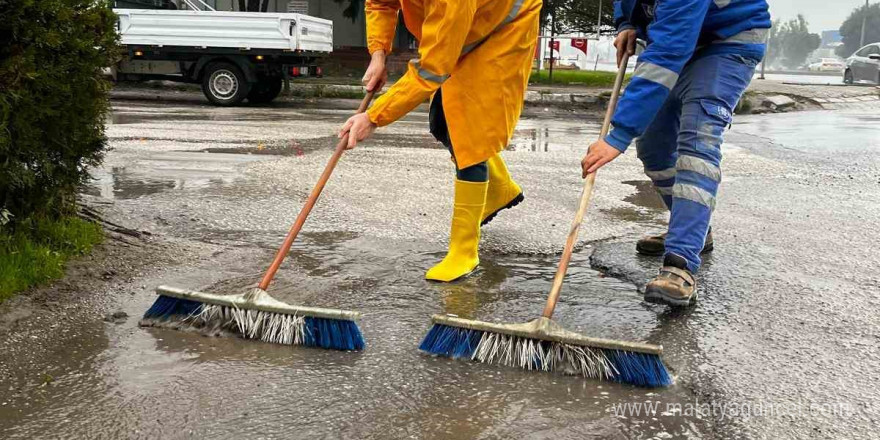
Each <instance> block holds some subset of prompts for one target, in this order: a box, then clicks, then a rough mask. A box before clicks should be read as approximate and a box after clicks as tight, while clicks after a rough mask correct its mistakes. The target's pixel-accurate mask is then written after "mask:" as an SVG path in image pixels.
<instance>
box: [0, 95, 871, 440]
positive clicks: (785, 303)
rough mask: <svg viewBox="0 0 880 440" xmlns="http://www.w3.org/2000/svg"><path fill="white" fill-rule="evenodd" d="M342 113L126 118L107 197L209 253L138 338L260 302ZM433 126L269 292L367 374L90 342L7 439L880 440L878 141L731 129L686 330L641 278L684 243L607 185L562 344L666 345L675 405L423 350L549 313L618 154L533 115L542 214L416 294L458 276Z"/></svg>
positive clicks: (800, 128) (70, 345) (505, 219)
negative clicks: (210, 309) (353, 338)
mask: <svg viewBox="0 0 880 440" xmlns="http://www.w3.org/2000/svg"><path fill="white" fill-rule="evenodd" d="M326 104H327V105H324V106H322V107H325V108H317V109H316V108H314V107H313V106H309V105H296V104H293V105H286V106H278V107H273V108H263V109H256V108H235V109H219V108H213V107H208V106H203V105H198V104H194V103H191V102H186V101H171V102H140V101H117V102H114V117H113V121H112V122H113V124H112V125H111V126H110V127H109V129H108V135H109V137H110V139H111V144H112V145H113V147H114V150H113V151H112V152H110V153H109V154H108V155H107V160H106V163H105V165H104V167H103V168H102V169H100V170H96V172H95V175H96V181H95V182H94V184H93V185H91V186H90V188H89V189H88V193H89V194H90V195H91V196H92V197H95V198H96V200H112V201H113V203H114V212H117V213H120V214H119V216H120V217H122V218H120V219H114V220H115V221H123V222H124V223H125V224H126V225H127V226H131V227H135V228H139V229H143V230H148V231H151V232H152V233H153V234H154V235H156V236H160V237H165V238H166V239H167V240H169V241H173V242H174V243H175V244H178V245H180V244H183V245H185V246H186V247H187V248H188V249H189V252H190V256H189V257H188V258H185V259H183V258H172V257H171V256H169V258H172V260H173V264H169V266H168V267H167V268H163V269H161V270H158V271H151V272H149V273H145V274H144V275H143V276H142V277H140V278H138V279H136V280H134V281H133V282H132V283H131V289H130V293H132V294H131V295H127V294H126V295H122V294H120V292H106V294H107V295H112V297H113V298H116V301H117V306H118V307H117V308H118V309H121V310H123V311H125V312H127V313H128V314H129V315H131V316H134V317H136V316H139V315H140V314H142V313H143V311H144V310H146V308H147V307H148V306H149V304H151V302H152V300H153V297H152V294H151V289H152V288H153V287H154V286H156V285H158V284H173V285H180V286H186V287H194V288H203V289H207V290H213V291H219V292H236V291H238V290H240V289H241V288H243V287H244V286H246V285H248V284H251V283H253V282H255V281H256V280H257V279H258V277H259V275H260V270H261V269H262V268H263V267H264V266H265V265H266V264H267V262H268V261H269V260H270V259H271V257H272V254H273V248H274V246H276V245H277V243H278V242H280V240H281V237H282V236H283V233H284V232H285V231H286V229H287V228H288V227H289V223H290V222H291V221H292V220H293V218H294V216H295V214H296V212H297V211H298V209H299V207H300V205H301V203H302V201H303V200H304V198H305V196H306V195H307V193H308V191H309V189H310V187H311V185H312V184H313V183H314V181H315V180H316V179H317V176H318V174H319V173H320V171H321V168H322V167H323V163H324V161H325V160H326V158H327V157H328V156H329V149H330V148H332V145H333V144H334V140H333V139H332V138H331V137H330V136H328V135H329V134H331V133H332V132H333V131H334V130H335V128H336V127H337V126H338V125H339V124H340V122H341V121H342V120H344V118H345V117H346V116H347V114H348V113H349V110H346V107H347V106H349V105H351V107H354V106H355V105H356V103H355V102H353V101H350V102H328V103H326ZM426 119H427V118H426V115H425V113H424V112H417V113H414V114H413V115H411V116H410V117H408V118H407V119H406V120H405V121H402V122H400V123H398V124H396V125H395V126H392V127H389V128H387V129H383V130H381V131H379V132H378V135H377V136H376V138H375V140H372V141H370V142H369V143H368V144H366V145H364V146H363V147H360V148H358V149H356V150H354V151H352V152H350V153H348V154H347V155H346V156H345V157H344V158H343V160H342V162H341V163H340V165H339V167H338V168H337V172H336V174H335V175H334V176H333V178H332V180H331V182H330V184H329V185H328V187H327V189H326V190H325V192H324V195H323V197H322V199H321V200H320V202H319V204H318V207H317V209H316V210H315V211H314V214H313V216H312V217H310V219H309V221H308V223H307V224H306V230H307V231H308V232H307V233H305V234H304V236H303V239H302V240H301V241H300V242H298V243H297V244H295V246H294V249H293V251H292V254H291V256H290V258H288V260H287V262H286V263H285V266H284V267H283V268H282V271H281V272H280V274H279V277H278V280H277V282H276V284H275V285H274V287H273V289H272V292H273V294H275V295H276V296H277V297H278V298H280V299H282V300H284V301H287V302H291V303H296V304H308V305H322V306H327V307H335V308H344V309H354V310H359V311H361V312H363V314H364V318H363V320H362V322H361V328H362V330H363V332H364V334H365V337H366V338H367V343H368V349H367V350H366V351H365V352H363V353H356V354H353V353H339V352H324V351H320V350H311V349H302V348H291V347H280V346H274V345H267V344H262V343H256V342H249V341H243V340H239V339H235V338H205V337H202V336H199V335H197V334H195V333H186V332H177V331H172V330H163V329H143V328H139V327H137V324H136V319H134V318H131V319H128V320H127V321H126V322H124V323H122V324H108V323H106V322H103V321H101V320H100V318H98V319H93V320H92V321H87V324H86V325H84V326H83V327H82V328H81V329H80V330H79V331H77V332H75V333H72V334H69V335H66V336H65V337H59V338H58V341H57V345H58V346H57V347H56V348H55V349H54V350H51V351H50V355H48V356H47V358H46V362H47V363H48V365H47V366H44V368H45V369H46V370H51V371H52V372H53V377H54V378H53V381H52V383H51V386H45V385H44V386H38V385H36V384H39V378H38V376H39V374H41V372H36V371H34V369H33V368H31V369H28V368H26V366H16V365H15V363H14V361H13V362H12V364H11V365H12V366H11V370H13V371H14V374H12V375H11V376H9V377H11V379H10V380H11V383H10V384H9V386H8V388H7V387H6V386H3V387H0V437H3V438H60V437H71V438H245V437H249V438H257V437H259V438H303V437H306V436H308V437H317V438H511V437H523V438H554V439H565V438H811V437H812V438H872V437H874V435H875V434H874V431H875V427H876V426H878V425H880V397H878V396H877V393H876V390H877V388H878V385H880V349H878V346H880V326H878V316H877V308H878V305H880V276H878V275H877V268H878V267H880V257H878V255H877V253H876V251H875V244H876V243H878V242H880V240H878V238H880V232H878V231H880V215H878V214H880V160H878V159H877V154H876V151H877V149H878V147H880V132H878V122H880V117H877V116H875V114H864V113H851V112H845V111H838V112H833V113H832V112H815V113H792V114H784V115H765V116H755V117H741V118H738V119H737V121H736V125H735V126H734V128H733V130H732V132H731V133H730V134H729V135H728V144H727V145H726V146H725V150H724V152H725V162H724V171H725V176H724V179H725V182H724V184H723V185H722V193H721V195H720V198H719V207H718V209H717V210H716V218H715V220H714V222H713V225H714V228H715V234H716V251H715V253H714V254H712V255H711V256H709V257H708V258H707V259H706V262H705V266H704V270H703V271H702V273H701V274H700V284H701V289H702V297H701V302H700V304H699V306H698V307H696V308H695V309H693V310H690V311H686V312H675V311H670V310H667V309H666V308H664V307H660V306H655V305H649V304H646V303H643V302H642V301H641V298H640V295H639V292H638V289H640V287H641V285H642V284H643V283H644V282H645V281H646V280H647V279H649V278H650V277H651V276H652V274H653V273H654V271H655V270H656V267H657V264H658V263H659V262H658V261H657V260H656V259H652V258H644V257H638V256H636V255H635V253H634V243H635V240H636V239H637V238H638V237H640V236H641V235H643V234H647V233H655V232H660V231H662V228H663V222H664V220H665V218H664V213H663V212H662V210H660V209H659V206H660V205H659V203H658V199H657V198H656V196H654V195H653V193H652V192H651V190H650V186H649V185H648V184H647V182H646V181H645V178H644V176H643V175H642V174H641V172H640V168H641V167H640V166H639V163H638V161H637V159H636V158H635V154H634V152H630V153H628V154H627V155H625V156H623V157H622V158H621V159H620V160H618V161H616V162H615V163H613V164H611V165H609V166H608V167H606V168H604V169H603V170H602V172H601V174H600V175H599V177H598V184H597V189H596V194H595V198H594V204H593V207H592V208H591V211H590V213H589V214H588V218H587V220H586V224H585V226H584V228H583V229H582V239H583V242H582V244H581V245H580V246H579V248H578V251H577V253H576V255H575V257H574V261H573V265H572V269H571V270H570V272H569V277H568V282H567V284H566V285H565V288H564V291H563V295H562V301H561V303H560V306H559V309H558V312H557V316H556V318H557V319H558V320H559V321H560V322H562V323H563V324H564V325H566V326H567V327H568V328H570V329H575V330H577V331H579V332H581V333H585V334H589V335H595V336H601V337H610V338H615V339H629V340H635V341H645V342H651V343H658V344H662V345H663V346H664V347H665V350H666V353H665V360H666V362H667V364H668V365H669V366H670V367H671V368H672V369H673V370H674V371H675V374H676V384H675V385H674V386H673V387H671V388H668V389H663V390H644V389H635V388H629V387H624V386H619V385H615V384H608V383H599V382H593V381H584V380H582V379H578V378H572V377H564V376H557V375H548V374H535V373H529V372H525V371H518V370H508V369H499V368H496V367H492V366H485V365H474V364H468V363H464V362H456V361H449V360H447V359H436V358H432V357H429V356H425V355H423V354H420V353H419V352H418V351H417V350H416V347H417V345H418V342H419V340H420V339H421V337H422V336H423V335H424V332H425V331H426V330H427V328H428V326H429V322H428V320H429V316H430V314H432V313H438V312H446V313H455V314H458V315H461V316H465V317H472V318H479V319H482V320H501V321H506V322H524V321H527V320H529V319H531V318H533V317H534V316H535V315H536V314H537V313H539V312H540V308H541V306H542V302H543V295H545V293H546V292H547V290H548V288H549V285H550V281H551V279H552V276H553V272H554V269H555V264H556V260H557V258H558V255H557V252H558V251H559V249H560V248H561V246H562V243H563V242H564V238H565V235H566V232H567V229H568V227H569V224H570V221H571V218H572V217H573V214H574V210H575V208H576V205H577V198H578V196H579V188H580V184H581V180H580V178H579V172H578V168H577V166H578V161H579V159H580V155H581V154H582V151H583V149H584V148H585V146H586V144H587V143H588V142H589V141H590V140H591V139H593V138H594V137H595V136H596V135H597V133H598V124H597V122H596V121H582V120H578V119H574V118H571V117H562V118H560V117H553V116H552V115H550V113H547V114H544V113H543V112H542V111H541V110H540V109H538V110H533V111H532V112H531V116H529V117H527V118H525V119H524V120H523V121H522V122H521V123H520V125H519V127H518V130H517V133H516V137H515V139H514V140H513V142H512V145H511V149H510V151H507V152H505V153H504V155H505V159H506V160H507V161H508V163H509V165H510V168H511V171H512V173H513V174H514V176H515V177H516V178H517V180H518V181H519V182H520V183H521V184H522V186H523V187H524V189H525V194H526V201H525V203H523V204H521V205H520V206H519V207H517V208H516V209H515V210H511V211H506V212H504V213H503V214H501V215H499V216H498V217H497V218H496V220H495V221H494V222H493V223H492V224H490V225H489V226H487V227H486V228H484V238H483V246H482V253H481V260H482V264H481V267H480V269H479V270H478V271H477V272H476V273H475V274H473V275H472V276H470V277H469V278H467V279H465V280H463V281H461V282H458V283H454V284H448V285H447V284H430V283H427V282H425V281H424V280H423V279H422V277H423V273H424V270H425V269H426V268H427V267H429V266H430V265H431V264H433V263H434V262H436V261H438V260H439V259H440V258H442V255H443V253H444V251H445V240H446V237H447V234H448V221H449V215H450V211H451V206H450V205H451V189H452V188H451V186H452V185H451V184H452V165H451V164H450V162H449V159H448V154H447V153H446V152H444V150H443V149H442V148H441V147H440V146H439V145H438V144H437V143H436V142H434V141H433V140H432V139H431V138H430V137H429V136H428V135H427V134H426ZM192 255H195V257H192ZM17 367H18V369H16V368H17ZM4 385H5V384H4ZM624 405H629V406H628V407H626V408H624ZM635 409H637V410H638V411H640V414H634V413H632V412H630V411H631V410H635ZM646 412H647V413H648V414H647V415H646Z"/></svg>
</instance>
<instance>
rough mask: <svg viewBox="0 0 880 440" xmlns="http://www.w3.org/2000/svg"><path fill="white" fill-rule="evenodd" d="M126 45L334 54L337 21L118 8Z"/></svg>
mask: <svg viewBox="0 0 880 440" xmlns="http://www.w3.org/2000/svg"><path fill="white" fill-rule="evenodd" d="M113 11H114V12H115V13H116V14H117V15H118V16H119V34H120V37H121V42H122V44H125V45H132V46H158V47H189V48H202V49H206V48H229V49H238V50H245V51H247V50H259V49H272V50H282V51H306V52H324V53H329V52H331V51H332V50H333V22H332V21H330V20H324V19H322V18H315V17H310V16H308V15H303V14H287V13H273V12H266V13H262V12H225V11H223V12H221V11H187V10H151V9H114V10H113Z"/></svg>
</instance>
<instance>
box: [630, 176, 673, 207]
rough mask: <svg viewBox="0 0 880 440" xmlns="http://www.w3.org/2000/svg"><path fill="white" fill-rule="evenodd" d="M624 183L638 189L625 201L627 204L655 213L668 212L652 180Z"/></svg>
mask: <svg viewBox="0 0 880 440" xmlns="http://www.w3.org/2000/svg"><path fill="white" fill-rule="evenodd" d="M622 183H623V184H625V185H632V186H634V187H635V188H636V192H635V193H634V194H631V195H628V196H626V197H625V198H624V199H623V200H624V201H625V202H629V203H632V204H633V205H636V206H640V207H642V208H648V209H650V210H653V211H660V212H666V205H665V204H664V203H663V199H662V198H660V194H658V193H657V190H656V189H654V185H653V184H652V183H651V181H650V180H627V181H624V182H622Z"/></svg>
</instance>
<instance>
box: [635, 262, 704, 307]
mask: <svg viewBox="0 0 880 440" xmlns="http://www.w3.org/2000/svg"><path fill="white" fill-rule="evenodd" d="M645 301H647V302H649V303H654V304H666V305H668V306H671V307H690V306H693V305H694V304H696V303H697V281H696V280H695V279H694V275H693V274H692V273H691V272H690V271H689V270H687V262H686V261H685V259H684V258H682V257H679V256H678V255H673V254H669V255H667V256H666V258H664V259H663V267H662V268H660V274H658V275H657V276H656V277H655V278H654V279H653V280H651V281H650V282H649V283H648V284H647V285H646V286H645Z"/></svg>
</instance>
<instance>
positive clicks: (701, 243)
mask: <svg viewBox="0 0 880 440" xmlns="http://www.w3.org/2000/svg"><path fill="white" fill-rule="evenodd" d="M614 17H615V21H616V24H617V28H618V36H617V40H616V41H615V43H614V45H615V47H616V48H617V58H618V62H620V60H621V59H622V57H623V54H624V53H629V54H630V55H632V54H633V53H634V52H635V44H636V39H637V38H638V39H642V40H644V41H646V42H647V46H646V48H645V51H644V52H643V53H642V54H641V55H640V56H639V60H638V64H637V65H636V70H635V73H634V74H633V78H632V81H631V82H630V83H629V85H628V86H627V88H626V94H625V95H624V96H623V97H622V98H621V100H620V104H619V106H618V108H617V111H616V112H615V114H614V118H613V119H612V125H613V129H612V130H611V132H610V133H609V134H608V136H606V137H605V138H604V139H602V140H599V141H597V142H595V143H593V144H592V145H590V148H589V151H588V152H587V154H586V156H585V157H584V159H583V161H582V164H581V165H582V166H583V175H584V176H586V175H588V174H589V173H592V172H595V171H596V170H597V169H599V168H600V167H601V166H603V165H605V164H606V163H608V162H610V161H612V160H614V159H615V158H616V157H617V156H619V155H620V154H622V153H623V152H624V151H626V148H627V147H628V146H629V145H630V143H632V142H633V141H634V140H635V143H636V151H637V152H638V157H639V159H641V161H642V164H643V165H644V167H645V174H647V175H648V177H649V178H650V179H651V181H652V182H653V183H654V187H655V188H656V189H657V191H658V192H659V193H660V195H661V197H662V198H663V201H664V203H665V204H666V207H667V208H669V210H670V218H669V229H668V232H667V233H666V234H663V235H661V236H657V237H649V238H645V239H642V240H640V241H639V243H638V244H637V246H636V248H637V250H638V251H639V253H642V254H649V255H663V256H664V258H663V267H662V268H661V269H660V273H659V275H658V276H657V277H656V278H654V279H653V280H651V281H650V282H649V283H648V284H647V286H645V300H646V301H648V302H653V303H661V304H667V305H670V306H674V307H676V306H690V305H693V304H695V303H696V299H697V283H696V280H695V278H694V274H696V273H697V270H698V269H699V268H700V263H701V260H700V254H701V253H703V252H709V251H711V250H712V249H713V247H714V244H713V241H712V237H711V233H710V232H711V231H710V228H709V220H710V218H711V216H712V210H713V209H714V208H715V194H716V192H717V191H718V184H719V182H721V168H720V164H721V143H722V136H723V134H724V131H725V130H726V129H727V127H728V126H729V125H730V122H731V115H732V114H733V110H734V108H736V104H737V102H739V99H740V97H741V96H742V94H743V92H744V91H745V89H746V87H747V86H748V85H749V82H750V81H751V79H752V76H753V75H754V72H755V65H757V64H758V63H759V62H760V61H761V59H762V58H763V57H764V51H765V50H766V44H765V42H766V37H767V33H768V29H769V28H770V13H769V10H768V6H767V2H766V0H617V1H615V2H614Z"/></svg>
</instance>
